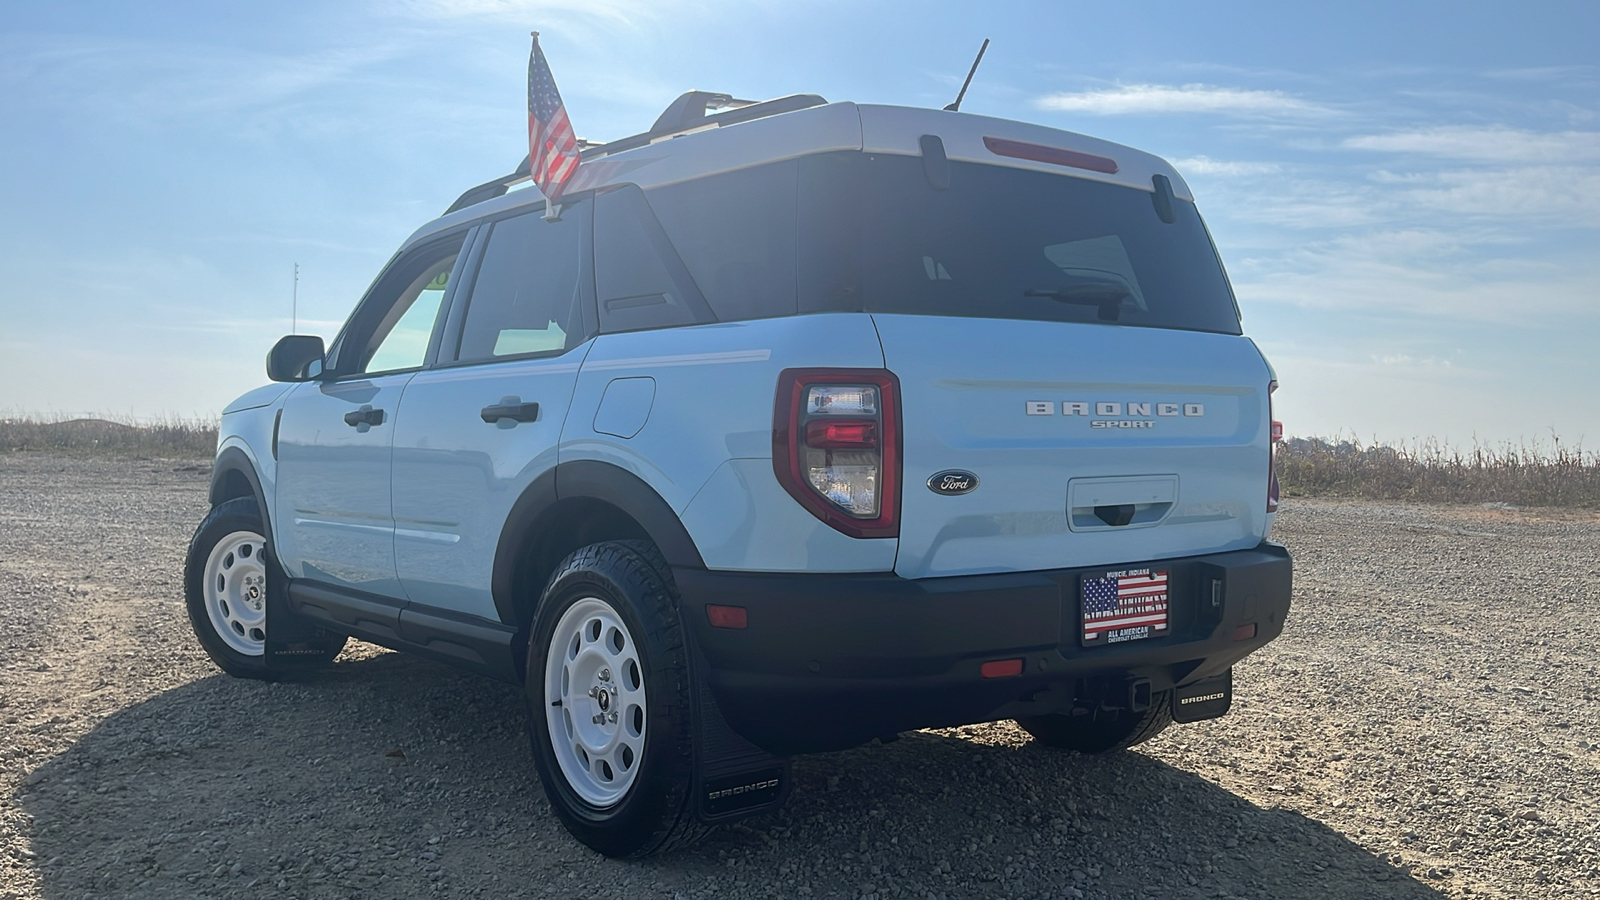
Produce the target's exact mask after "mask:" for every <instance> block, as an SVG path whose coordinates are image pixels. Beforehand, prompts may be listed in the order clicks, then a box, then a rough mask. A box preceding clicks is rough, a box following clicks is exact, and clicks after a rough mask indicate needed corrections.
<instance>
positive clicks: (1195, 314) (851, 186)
mask: <svg viewBox="0 0 1600 900" xmlns="http://www.w3.org/2000/svg"><path fill="white" fill-rule="evenodd" d="M806 162H807V165H806V166H805V167H804V169H803V174H802V182H801V188H800V189H801V194H802V196H809V195H812V194H813V193H815V194H816V195H818V196H819V197H821V198H826V199H825V200H817V201H810V202H808V207H809V209H808V211H809V212H810V213H811V214H810V215H808V216H806V217H805V218H804V219H803V220H802V222H801V225H800V230H801V239H800V268H801V271H802V273H803V274H802V285H803V286H804V285H806V284H807V283H808V279H809V281H810V282H814V283H815V284H816V285H817V287H818V289H819V290H825V291H827V292H828V293H829V294H830V295H831V296H832V297H833V298H837V297H841V296H843V297H852V298H859V300H858V301H857V302H859V303H860V308H862V309H864V310H865V311H867V312H883V313H909V314H917V315H939V316H968V317H982V318H1001V319H1032V320H1038V321H1053V322H1100V323H1105V324H1118V325H1142V326H1152V327H1158V328H1181V329H1189V330H1195V331H1214V332H1222V333H1226V334H1238V333H1240V329H1239V318H1238V312H1237V307H1236V306H1235V305H1234V300H1233V293H1232V290H1231V289H1230V288H1229V287H1228V281H1227V278H1226V276H1225V275H1224V274H1223V271H1222V265H1221V263H1220V262H1219V261H1218V259H1217V256H1216V251H1215V249H1214V248H1213V247H1212V244H1211V239H1210V237H1209V236H1208V235H1207V233H1206V229H1205V225H1204V224H1203V223H1202V222H1201V220H1200V214H1199V213H1198V212H1197V211H1196V210H1195V207H1194V204H1192V203H1189V202H1186V201H1182V200H1175V201H1174V202H1173V207H1174V210H1173V211H1174V213H1175V214H1176V216H1175V221H1174V222H1172V223H1166V222H1163V221H1161V218H1160V217H1159V216H1158V215H1157V214H1156V212H1155V207H1154V204H1153V203H1152V200H1151V197H1152V195H1151V192H1149V191H1144V190H1139V189H1137V188H1132V187H1126V186H1123V185H1115V184H1106V183H1103V182H1098V181H1090V180H1088V179H1084V178H1075V177H1071V176H1063V175H1054V174H1050V173H1046V172H1034V171H1029V170H1025V169H1015V168H1010V167H1006V166H995V165H983V164H978V163H961V162H952V163H951V164H950V183H949V186H948V187H947V188H945V189H943V190H940V189H936V188H934V187H933V186H932V185H930V184H929V180H928V177H927V175H926V173H925V171H924V168H923V164H922V160H921V158H920V157H915V156H883V155H868V154H842V155H839V156H836V157H835V158H833V159H821V158H814V159H813V160H807V161H806ZM836 267H837V268H836ZM813 268H814V269H816V270H818V272H819V273H820V274H819V275H811V276H808V275H806V274H804V273H806V272H807V270H808V269H813ZM802 303H803V304H804V305H807V306H818V307H824V308H826V307H830V306H836V305H837V300H836V299H828V298H824V299H822V300H820V301H807V299H806V298H802Z"/></svg>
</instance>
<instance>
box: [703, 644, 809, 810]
mask: <svg viewBox="0 0 1600 900" xmlns="http://www.w3.org/2000/svg"><path fill="white" fill-rule="evenodd" d="M694 659H695V663H696V666H695V674H694V678H693V681H694V687H693V691H694V704H695V717H694V749H695V760H694V784H693V787H692V790H693V797H694V814H695V818H697V819H699V820H700V821H701V822H703V823H704V824H706V825H723V824H726V823H728V822H733V821H736V820H738V819H743V818H745V817H746V816H754V815H759V814H761V813H766V812H772V811H773V810H775V809H777V808H778V807H780V806H782V805H783V802H784V801H785V800H787V799H788V798H789V788H790V784H791V781H792V780H793V779H792V777H791V773H790V768H789V760H788V759H786V758H784V757H780V756H773V755H772V754H770V753H768V752H766V751H765V750H762V749H761V748H759V747H757V746H755V745H754V744H752V743H750V742H749V741H747V740H745V739H744V738H742V737H740V736H739V735H738V734H736V733H735V732H734V730H733V729H732V728H730V727H728V722H727V720H726V719H724V718H723V717H722V710H721V709H719V708H718V707H717V701H716V698H714V697H712V696H711V690H710V688H709V687H707V685H706V681H705V678H704V677H703V676H702V675H701V674H700V673H703V672H704V671H705V670H706V661H705V659H704V658H703V657H702V656H701V655H700V653H699V651H698V650H696V651H695V656H694Z"/></svg>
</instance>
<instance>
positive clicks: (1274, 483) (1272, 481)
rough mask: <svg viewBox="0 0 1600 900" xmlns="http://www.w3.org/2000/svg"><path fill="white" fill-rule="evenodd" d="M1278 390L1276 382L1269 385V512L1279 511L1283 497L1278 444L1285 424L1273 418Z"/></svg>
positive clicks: (1281, 438)
mask: <svg viewBox="0 0 1600 900" xmlns="http://www.w3.org/2000/svg"><path fill="white" fill-rule="evenodd" d="M1277 389H1278V383H1277V382H1276V381H1274V382H1271V383H1270V384H1268V385H1267V421H1268V422H1271V423H1272V426H1271V427H1272V440H1271V441H1270V442H1268V444H1267V512H1269V513H1274V512H1277V511H1278V502H1279V500H1280V498H1281V496H1282V494H1281V491H1280V490H1279V488H1278V442H1279V441H1281V440H1283V423H1282V422H1279V421H1278V420H1277V419H1274V418H1273V417H1272V394H1273V392H1274V391H1276V390H1277Z"/></svg>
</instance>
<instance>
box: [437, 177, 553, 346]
mask: <svg viewBox="0 0 1600 900" xmlns="http://www.w3.org/2000/svg"><path fill="white" fill-rule="evenodd" d="M583 221H584V220H583V217H582V215H580V214H579V213H578V211H577V210H570V209H569V210H568V211H567V213H566V214H565V215H564V216H563V217H562V218H561V219H559V220H557V221H554V222H547V221H545V219H544V217H543V212H542V211H541V212H534V213H528V214H527V215H522V216H517V217H516V218H513V219H505V220H503V221H500V222H496V223H494V226H493V230H491V231H490V232H489V243H488V245H487V247H486V248H485V249H484V252H483V261H482V262H481V263H480V264H479V266H478V275H477V277H476V278H475V279H474V280H473V282H472V295H471V297H470V298H469V299H468V301H467V315H466V319H465V320H464V321H463V323H462V329H461V346H460V351H459V352H458V353H457V355H456V358H457V359H458V360H462V361H478V360H487V359H496V358H500V357H507V356H522V355H526V354H530V353H560V352H562V351H564V350H567V349H570V348H571V347H574V346H576V345H577V344H579V343H582V342H583V340H584V339H585V335H584V333H583V332H584V328H583V318H582V313H581V311H580V307H579V304H580V302H581V297H582V295H581V292H580V287H579V282H580V279H579V271H580V268H581V266H582V264H583V232H582V223H583Z"/></svg>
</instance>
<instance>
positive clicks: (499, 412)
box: [478, 397, 539, 425]
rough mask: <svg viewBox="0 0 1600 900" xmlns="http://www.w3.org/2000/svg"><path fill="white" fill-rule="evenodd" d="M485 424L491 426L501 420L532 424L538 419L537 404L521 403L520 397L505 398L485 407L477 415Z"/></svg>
mask: <svg viewBox="0 0 1600 900" xmlns="http://www.w3.org/2000/svg"><path fill="white" fill-rule="evenodd" d="M478 415H480V416H482V417H483V420H484V421H485V422H488V423H489V424H491V425H493V424H495V423H497V422H499V421H500V420H501V419H513V420H515V421H518V422H533V421H537V420H538V418H539V404H537V403H523V402H522V398H520V397H505V398H502V399H501V400H500V402H499V403H496V404H494V405H492V406H485V407H484V408H483V411H482V412H480V413H478Z"/></svg>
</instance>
